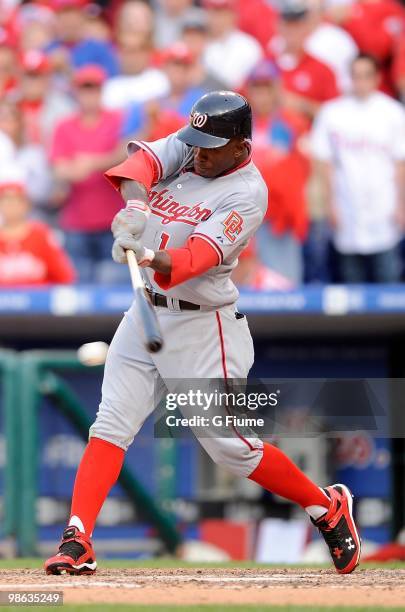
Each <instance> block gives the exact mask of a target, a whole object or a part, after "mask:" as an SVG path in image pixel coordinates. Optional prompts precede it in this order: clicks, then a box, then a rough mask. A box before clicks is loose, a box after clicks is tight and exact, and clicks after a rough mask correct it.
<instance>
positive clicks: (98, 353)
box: [77, 341, 108, 366]
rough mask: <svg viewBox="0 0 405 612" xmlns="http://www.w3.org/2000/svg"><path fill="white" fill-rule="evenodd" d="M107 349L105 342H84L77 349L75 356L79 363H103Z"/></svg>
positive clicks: (92, 364) (95, 364)
mask: <svg viewBox="0 0 405 612" xmlns="http://www.w3.org/2000/svg"><path fill="white" fill-rule="evenodd" d="M107 351H108V344H107V343H106V342H101V341H99V342H86V344H82V346H81V347H80V348H79V349H78V351H77V358H78V360H79V361H80V363H83V364H84V365H87V366H97V365H103V364H104V363H105V360H106V357H107Z"/></svg>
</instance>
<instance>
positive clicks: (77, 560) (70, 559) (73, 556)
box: [45, 527, 97, 576]
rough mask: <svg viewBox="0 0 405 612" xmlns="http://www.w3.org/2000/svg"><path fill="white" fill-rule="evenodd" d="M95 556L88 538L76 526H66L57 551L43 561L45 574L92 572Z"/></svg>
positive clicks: (93, 570)
mask: <svg viewBox="0 0 405 612" xmlns="http://www.w3.org/2000/svg"><path fill="white" fill-rule="evenodd" d="M96 568H97V563H96V556H95V554H94V550H93V546H92V544H91V541H90V539H89V538H88V537H87V536H86V535H85V534H84V533H81V532H80V531H79V530H78V528H77V527H67V528H66V529H65V531H64V532H63V535H62V541H61V543H60V546H59V552H58V553H57V554H56V555H54V556H53V557H50V558H49V559H48V560H47V561H45V571H46V573H47V574H72V575H75V576H78V575H82V574H94V572H95V571H96Z"/></svg>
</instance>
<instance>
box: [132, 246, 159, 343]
mask: <svg viewBox="0 0 405 612" xmlns="http://www.w3.org/2000/svg"><path fill="white" fill-rule="evenodd" d="M126 254H127V260H128V267H129V273H130V275H131V282H132V288H133V290H134V293H135V296H136V304H137V306H138V308H139V312H140V315H141V319H142V323H143V330H144V333H145V346H146V348H147V350H148V351H149V352H150V353H157V352H158V351H160V349H161V348H162V346H163V338H162V332H161V331H160V327H159V323H158V320H157V317H156V313H155V311H154V309H153V306H152V304H151V301H150V299H149V298H148V296H147V294H146V290H145V284H144V282H143V279H142V276H141V273H140V271H139V266H138V262H137V261H136V256H135V253H134V252H133V251H131V250H130V249H128V250H127V251H126Z"/></svg>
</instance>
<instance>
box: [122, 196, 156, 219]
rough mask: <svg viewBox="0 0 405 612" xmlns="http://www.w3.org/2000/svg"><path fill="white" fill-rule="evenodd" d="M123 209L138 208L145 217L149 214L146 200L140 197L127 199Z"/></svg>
mask: <svg viewBox="0 0 405 612" xmlns="http://www.w3.org/2000/svg"><path fill="white" fill-rule="evenodd" d="M125 209H126V210H138V211H140V212H141V213H143V214H144V215H145V216H146V217H149V215H150V208H149V206H148V205H147V203H146V202H144V201H143V200H140V199H134V198H132V199H129V200H127V201H126V204H125Z"/></svg>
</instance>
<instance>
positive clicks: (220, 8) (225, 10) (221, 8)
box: [202, 0, 263, 89]
mask: <svg viewBox="0 0 405 612" xmlns="http://www.w3.org/2000/svg"><path fill="white" fill-rule="evenodd" d="M202 4H203V7H204V8H206V9H207V16H208V25H209V34H210V41H209V42H208V44H207V46H206V48H205V51H204V63H205V65H206V68H207V71H208V72H209V73H210V74H212V76H214V77H215V78H216V79H218V80H219V81H221V82H222V83H224V84H225V85H226V87H229V88H230V89H236V88H238V87H240V86H241V85H242V84H243V83H244V81H245V79H246V77H247V75H248V74H249V73H250V72H251V70H252V69H253V67H254V66H256V64H257V63H258V62H259V60H260V59H261V58H262V55H263V51H262V48H261V46H260V45H259V43H258V42H257V40H256V39H255V38H253V36H250V35H249V34H246V33H245V32H242V31H241V30H238V28H237V25H236V24H237V20H238V15H237V12H236V10H235V0H203V3H202Z"/></svg>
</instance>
